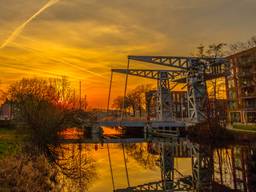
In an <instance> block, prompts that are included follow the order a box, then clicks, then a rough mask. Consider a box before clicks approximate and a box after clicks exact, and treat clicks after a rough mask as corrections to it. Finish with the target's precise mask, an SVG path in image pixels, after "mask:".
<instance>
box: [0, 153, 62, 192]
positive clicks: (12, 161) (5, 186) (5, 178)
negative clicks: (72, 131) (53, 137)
mask: <svg viewBox="0 0 256 192" xmlns="http://www.w3.org/2000/svg"><path fill="white" fill-rule="evenodd" d="M55 178H56V171H55V169H53V167H52V166H50V164H49V163H48V161H47V159H46V158H45V157H43V156H39V157H36V158H33V159H32V158H30V157H28V156H25V155H19V156H17V155H16V156H14V155H11V156H7V157H5V158H3V159H1V160H0V191H6V192H7V191H13V192H16V191H17V192H18V191H31V192H34V191H35V192H41V191H42V192H43V191H59V190H58V187H57V184H56V181H55Z"/></svg>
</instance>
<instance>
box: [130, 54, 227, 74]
mask: <svg viewBox="0 0 256 192" xmlns="http://www.w3.org/2000/svg"><path fill="white" fill-rule="evenodd" d="M128 59H130V60H135V61H142V62H147V63H153V64H157V65H162V66H167V67H175V68H179V69H183V70H188V69H190V68H191V67H192V65H191V64H192V63H198V64H199V65H204V66H207V67H209V68H212V69H209V72H210V71H211V72H214V71H215V70H216V68H218V67H219V66H220V65H222V64H224V63H227V60H226V59H225V58H212V57H177V56H133V55H130V56H128Z"/></svg>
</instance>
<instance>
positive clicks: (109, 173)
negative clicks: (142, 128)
mask: <svg viewBox="0 0 256 192" xmlns="http://www.w3.org/2000/svg"><path fill="white" fill-rule="evenodd" d="M117 139H118V138H117V137H111V138H110V137H108V139H105V140H103V139H102V140H101V141H103V142H104V141H105V142H107V143H104V144H103V143H99V142H98V141H99V139H96V140H95V139H90V138H87V139H85V140H84V142H85V141H86V143H83V144H79V143H77V144H74V143H73V144H63V145H62V150H59V152H60V153H59V154H60V155H61V159H60V160H59V161H58V163H59V165H60V167H61V168H62V170H63V173H64V174H59V175H60V176H59V178H60V179H61V180H62V181H63V183H65V185H64V187H63V191H92V192H100V191H105V192H107V191H113V190H115V191H117V192H118V191H119V192H121V191H241V192H242V191H245V192H246V191H248V192H251V191H254V189H255V188H256V185H255V183H256V178H255V173H256V163H255V162H256V146H255V145H238V144H237V145H231V146H226V147H221V148H216V147H213V146H210V145H204V144H199V143H193V142H191V141H190V140H188V139H186V138H165V139H164V138H155V137H152V138H147V139H144V140H143V142H136V143H135V142H133V140H132V139H131V142H129V139H127V138H126V139H123V140H122V139H121V140H120V139H118V140H117ZM80 142H83V140H80Z"/></svg>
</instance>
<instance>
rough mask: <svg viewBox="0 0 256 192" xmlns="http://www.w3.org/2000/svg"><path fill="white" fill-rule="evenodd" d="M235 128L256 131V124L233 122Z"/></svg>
mask: <svg viewBox="0 0 256 192" xmlns="http://www.w3.org/2000/svg"><path fill="white" fill-rule="evenodd" d="M233 128H234V129H237V130H244V131H254V132H255V133H256V124H247V125H245V124H233Z"/></svg>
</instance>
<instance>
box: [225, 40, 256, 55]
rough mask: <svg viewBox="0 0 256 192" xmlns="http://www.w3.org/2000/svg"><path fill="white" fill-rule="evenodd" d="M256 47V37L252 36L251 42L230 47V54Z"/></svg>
mask: <svg viewBox="0 0 256 192" xmlns="http://www.w3.org/2000/svg"><path fill="white" fill-rule="evenodd" d="M253 47H256V36H252V37H251V38H250V39H249V40H247V41H245V42H236V43H232V44H230V45H229V49H230V50H229V54H234V53H237V52H240V51H244V50H246V49H250V48H253Z"/></svg>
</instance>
